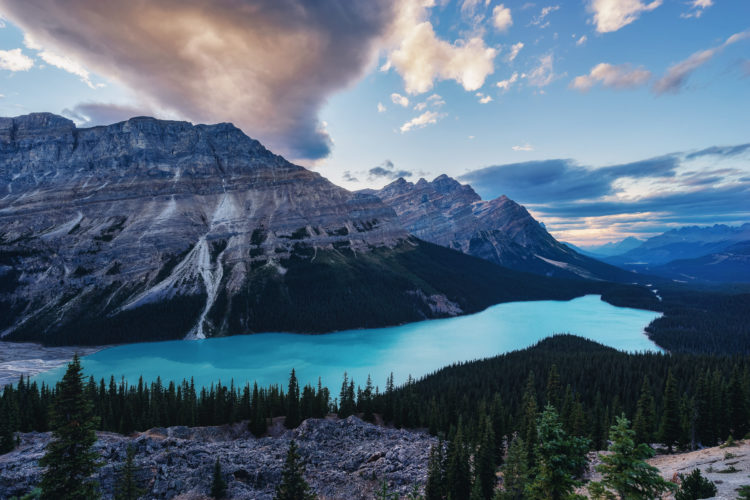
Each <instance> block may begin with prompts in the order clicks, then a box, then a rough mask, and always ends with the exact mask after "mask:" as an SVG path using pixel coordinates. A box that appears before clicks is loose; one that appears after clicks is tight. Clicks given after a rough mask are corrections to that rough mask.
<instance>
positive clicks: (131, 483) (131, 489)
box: [115, 445, 146, 500]
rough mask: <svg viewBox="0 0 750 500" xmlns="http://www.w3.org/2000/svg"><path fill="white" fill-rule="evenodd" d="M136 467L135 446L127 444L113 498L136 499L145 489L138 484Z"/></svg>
mask: <svg viewBox="0 0 750 500" xmlns="http://www.w3.org/2000/svg"><path fill="white" fill-rule="evenodd" d="M137 473H138V467H136V465H135V448H134V447H133V445H130V446H128V449H127V452H126V454H125V463H124V464H123V466H122V469H121V470H120V476H119V478H118V480H117V485H116V486H115V491H116V492H115V500H137V499H138V498H139V497H141V496H142V495H144V494H145V493H146V491H145V490H144V489H143V488H140V487H139V486H138V481H137V479H136V477H135V476H136V474H137Z"/></svg>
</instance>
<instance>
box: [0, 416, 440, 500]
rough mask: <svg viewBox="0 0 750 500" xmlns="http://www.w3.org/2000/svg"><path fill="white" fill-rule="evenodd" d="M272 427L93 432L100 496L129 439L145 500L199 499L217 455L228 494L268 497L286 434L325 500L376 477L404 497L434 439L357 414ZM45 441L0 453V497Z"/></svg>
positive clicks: (22, 482) (23, 485) (34, 472)
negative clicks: (264, 433)
mask: <svg viewBox="0 0 750 500" xmlns="http://www.w3.org/2000/svg"><path fill="white" fill-rule="evenodd" d="M279 424H280V422H276V426H275V427H274V428H272V429H271V434H272V435H274V436H273V437H264V438H261V439H256V438H255V437H254V436H253V435H252V434H250V433H249V432H248V431H247V428H246V426H245V425H242V424H236V425H234V426H224V427H196V428H188V427H170V428H167V429H164V428H157V429H151V430H148V431H146V432H143V433H139V434H134V435H133V436H130V437H126V436H121V435H119V434H113V433H106V432H101V433H98V437H99V440H98V441H97V444H96V450H97V451H98V452H99V453H100V454H101V456H102V459H103V461H104V462H105V463H106V465H105V466H104V467H102V469H100V471H99V477H98V480H99V483H100V485H101V490H102V493H103V494H104V498H106V499H109V498H112V495H113V489H114V485H115V481H116V478H117V474H118V470H119V469H120V467H121V466H122V464H123V462H124V461H125V452H126V449H127V446H128V445H129V444H133V445H134V446H135V448H136V452H137V454H136V464H137V465H138V466H139V470H140V474H139V479H140V480H141V483H142V484H143V486H144V487H145V488H147V491H148V493H147V498H156V499H166V498H175V497H180V498H184V499H189V498H205V497H206V495H207V494H208V491H209V489H210V486H211V477H212V472H213V466H214V461H215V460H216V458H219V460H220V462H221V467H222V471H223V472H224V474H225V479H226V480H227V483H228V496H229V498H233V499H258V500H262V499H271V498H273V495H274V491H275V488H276V485H277V484H278V483H279V482H280V480H281V468H282V466H283V463H284V458H285V456H286V452H287V448H288V447H289V441H290V440H292V439H294V440H295V441H296V442H297V444H298V445H299V448H300V455H301V456H302V459H303V461H304V463H305V466H306V479H307V481H308V483H310V485H311V486H312V488H313V490H314V491H315V492H316V493H317V494H318V495H319V496H320V497H321V498H326V499H358V498H373V497H374V491H375V490H376V489H377V488H378V487H379V486H380V485H381V484H382V481H383V480H385V481H387V482H388V484H389V485H390V488H391V490H392V491H396V492H399V493H400V494H402V495H405V494H406V493H408V492H409V491H411V489H412V488H413V485H414V484H423V483H424V482H425V481H426V479H427V461H428V456H429V452H430V447H431V446H432V445H433V444H434V443H435V442H436V439H435V438H433V437H431V436H429V435H428V434H426V433H423V432H414V431H407V430H397V429H388V428H384V427H378V426H375V425H371V424H368V423H365V422H363V421H361V420H360V419H358V418H357V417H349V418H347V419H345V420H335V419H308V420H306V421H304V422H303V423H302V424H301V425H300V426H299V427H298V428H297V429H295V430H291V431H287V430H282V429H283V428H281V429H280V428H279ZM49 439H50V434H49V433H28V434H22V435H21V445H20V446H19V447H18V448H17V449H16V450H15V451H13V452H11V453H8V454H6V455H0V498H9V497H11V496H13V495H19V494H22V493H24V492H27V491H29V490H30V489H31V488H32V487H33V485H35V484H37V483H38V482H39V479H40V476H41V469H40V468H39V467H38V466H37V461H38V460H39V458H41V457H42V456H43V455H44V448H45V446H46V445H47V443H48V442H49Z"/></svg>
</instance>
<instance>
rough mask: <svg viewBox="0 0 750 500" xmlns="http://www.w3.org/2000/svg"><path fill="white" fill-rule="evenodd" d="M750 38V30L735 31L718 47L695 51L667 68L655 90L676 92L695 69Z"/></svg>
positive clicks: (663, 92) (661, 92) (655, 84)
mask: <svg viewBox="0 0 750 500" xmlns="http://www.w3.org/2000/svg"><path fill="white" fill-rule="evenodd" d="M748 38H750V30H747V31H742V32H740V33H735V34H734V35H732V36H730V37H729V38H727V39H726V41H725V42H724V43H722V44H721V45H718V46H716V47H713V48H710V49H706V50H700V51H698V52H695V53H693V54H692V55H691V56H690V57H688V58H687V59H685V60H684V61H680V62H678V63H677V64H674V65H672V66H670V67H669V69H667V73H666V74H665V75H664V76H663V77H661V78H660V79H659V80H657V81H656V83H654V92H656V93H657V94H665V93H672V94H676V93H677V92H679V91H680V90H682V88H683V87H684V86H685V83H686V82H687V80H688V78H689V77H690V75H692V74H693V72H694V71H695V70H697V69H698V68H700V67H701V66H703V65H704V64H706V63H707V62H708V61H710V60H711V59H713V58H714V56H716V55H717V54H719V53H721V52H722V51H723V50H724V49H725V48H727V47H728V46H730V45H732V44H735V43H737V42H740V41H743V40H746V39H748Z"/></svg>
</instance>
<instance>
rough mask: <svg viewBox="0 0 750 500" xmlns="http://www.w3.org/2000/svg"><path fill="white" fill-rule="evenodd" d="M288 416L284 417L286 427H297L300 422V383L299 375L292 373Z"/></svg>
mask: <svg viewBox="0 0 750 500" xmlns="http://www.w3.org/2000/svg"><path fill="white" fill-rule="evenodd" d="M286 403H287V405H286V418H285V419H284V427H286V428H287V429H295V428H297V426H298V425H299V424H300V416H299V383H298V382H297V375H296V374H295V373H294V368H292V373H291V374H290V375H289V390H288V391H287V394H286Z"/></svg>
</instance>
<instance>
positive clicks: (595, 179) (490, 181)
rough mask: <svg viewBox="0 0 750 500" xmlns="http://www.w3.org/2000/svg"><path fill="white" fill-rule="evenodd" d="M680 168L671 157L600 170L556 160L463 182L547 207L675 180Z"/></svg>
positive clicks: (470, 176) (484, 171)
mask: <svg viewBox="0 0 750 500" xmlns="http://www.w3.org/2000/svg"><path fill="white" fill-rule="evenodd" d="M513 149H514V150H516V151H525V150H524V149H515V148H513ZM678 166H679V160H678V158H677V157H674V156H671V155H669V156H663V157H658V158H651V159H648V160H643V161H638V162H633V163H624V164H621V165H614V166H609V167H600V168H597V169H593V168H590V167H584V166H580V165H578V164H576V163H575V162H573V161H572V160H564V159H555V160H542V161H530V162H523V163H512V164H508V165H498V166H491V167H485V168H481V169H478V170H474V171H471V172H468V173H466V174H464V175H462V176H461V179H462V180H464V181H466V182H469V183H471V185H472V186H473V187H474V188H475V189H476V190H477V191H480V192H484V193H487V194H489V195H490V196H492V197H496V196H499V195H500V194H507V195H508V196H510V197H511V198H513V199H518V200H519V201H521V202H523V203H548V202H550V201H551V200H554V201H555V202H561V201H567V200H585V199H592V198H598V197H602V196H606V195H610V194H613V193H614V192H615V187H614V185H613V184H614V182H615V181H616V180H618V179H621V178H633V179H639V178H645V177H662V178H663V177H674V175H675V169H676V168H677V167H678ZM501 191H502V192H501Z"/></svg>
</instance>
